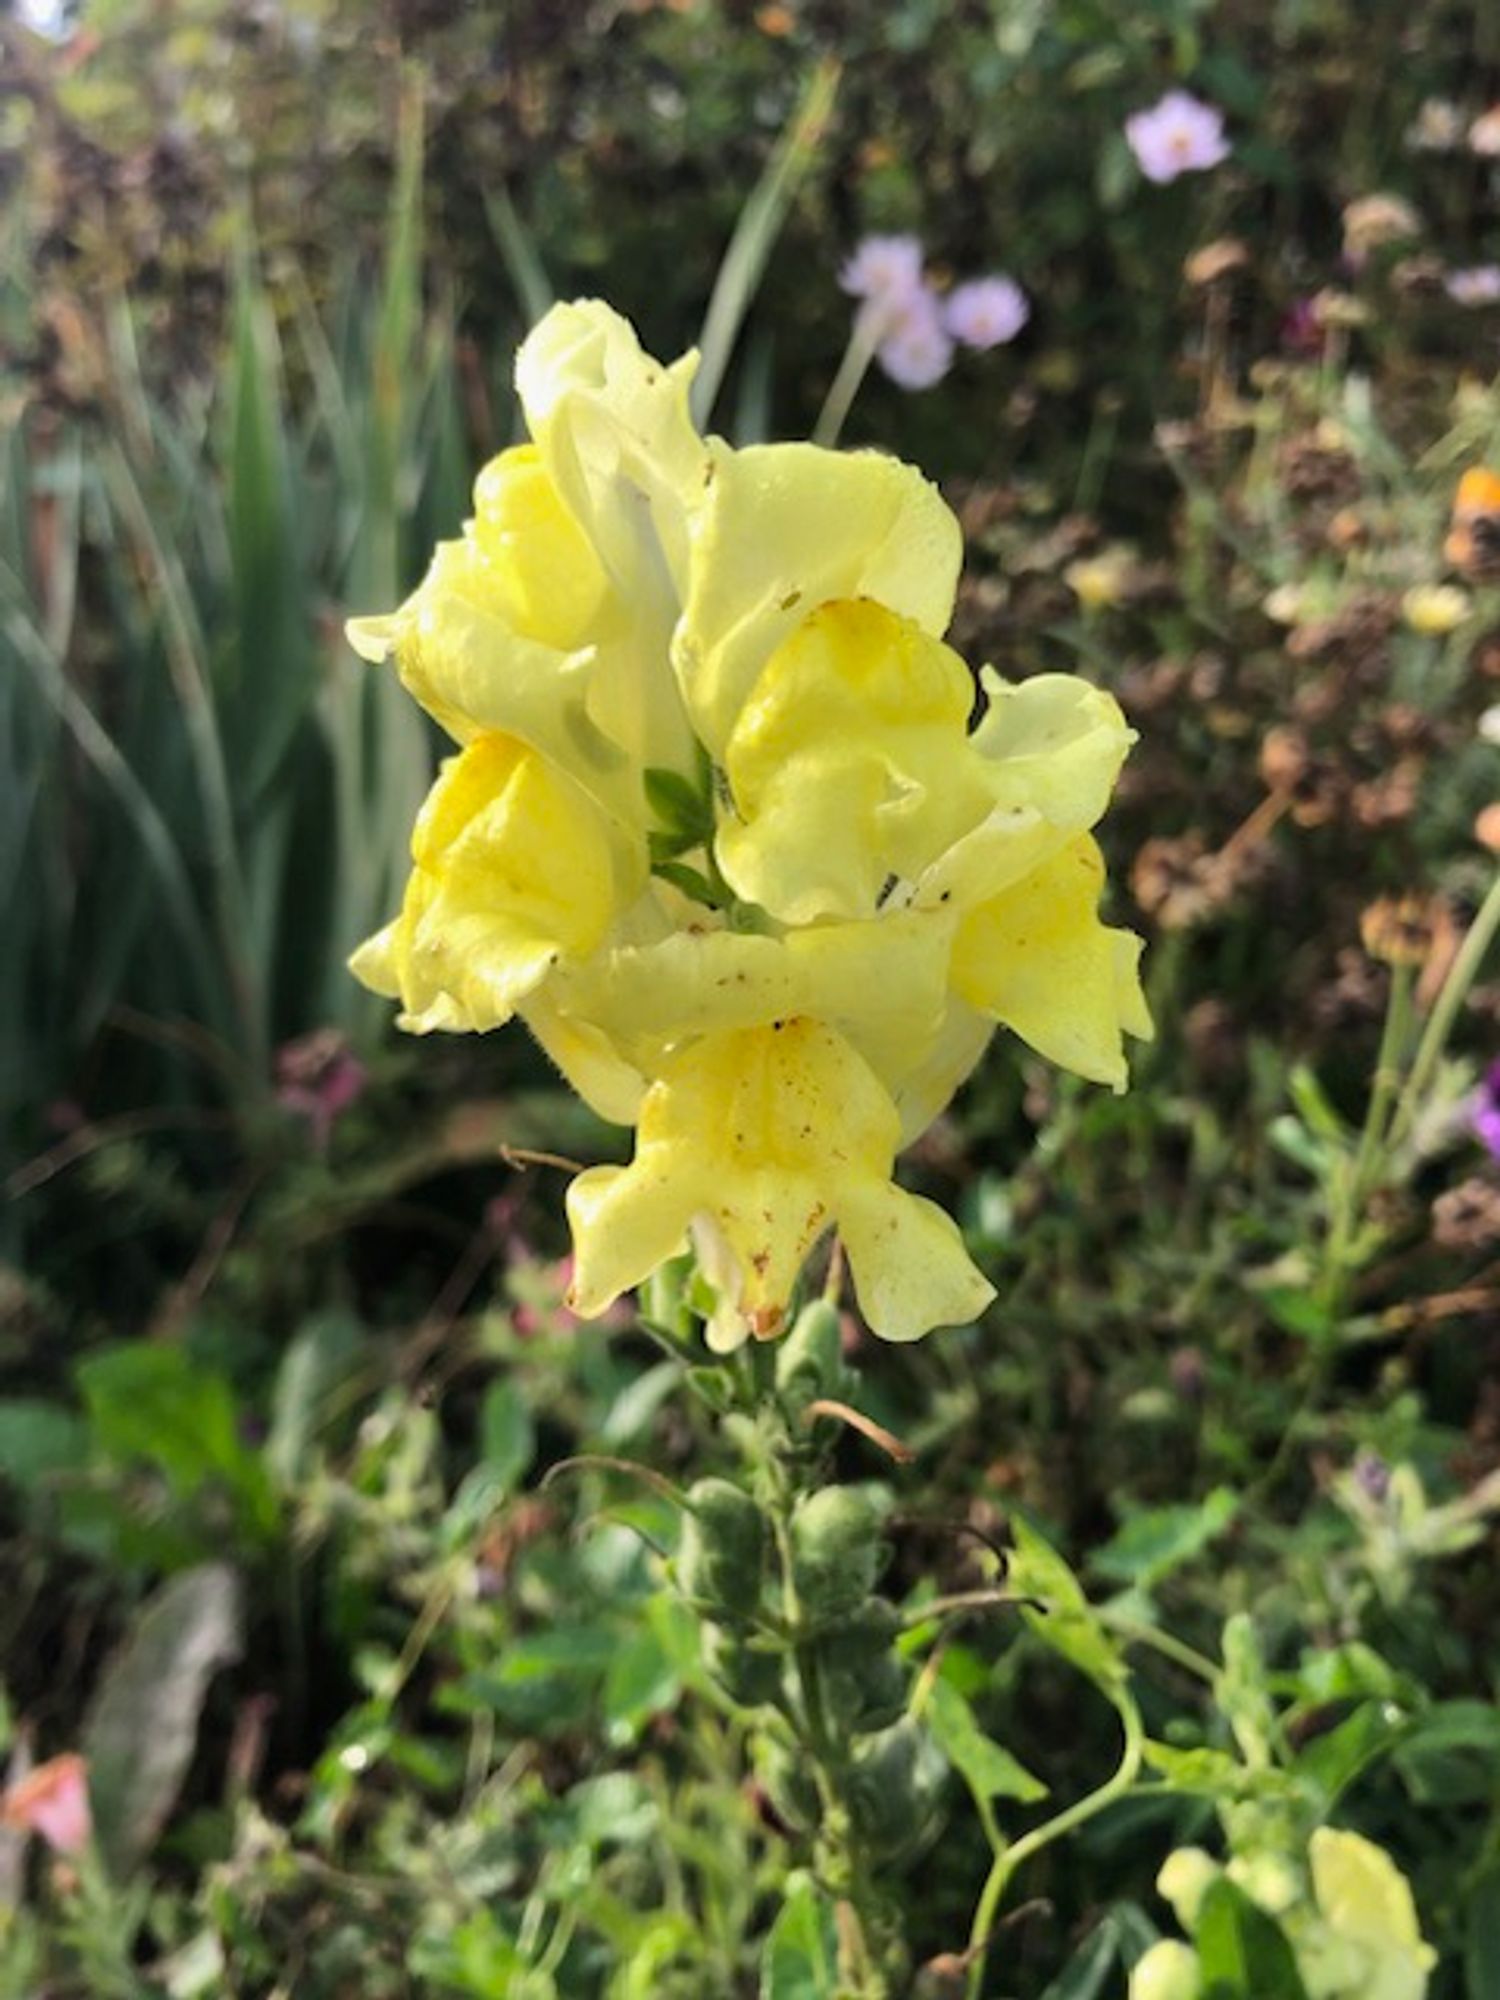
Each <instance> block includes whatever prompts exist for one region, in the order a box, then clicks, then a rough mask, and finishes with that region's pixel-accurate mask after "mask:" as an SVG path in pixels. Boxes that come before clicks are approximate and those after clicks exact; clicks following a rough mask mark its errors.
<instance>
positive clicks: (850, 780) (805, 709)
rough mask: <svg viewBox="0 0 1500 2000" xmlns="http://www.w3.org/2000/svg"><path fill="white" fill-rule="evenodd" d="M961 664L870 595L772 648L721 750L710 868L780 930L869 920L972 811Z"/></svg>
mask: <svg viewBox="0 0 1500 2000" xmlns="http://www.w3.org/2000/svg"><path fill="white" fill-rule="evenodd" d="M973 702H974V683H973V679H972V677H971V675H970V673H969V670H968V668H967V667H966V666H965V665H964V663H963V661H962V660H961V659H960V658H959V657H958V655H957V653H955V652H952V651H951V650H950V649H949V648H948V647H947V646H945V645H943V644H942V643H941V642H940V641H939V640H937V639H934V638H932V637H930V636H929V634H927V633H926V632H924V631H923V630H922V628H921V626H920V625H918V624H917V623H915V621H914V620H912V619H909V618H901V617H898V616H897V615H896V614H895V613H894V612H891V611H887V610H886V609H885V608H884V606H883V605H880V604H876V603H873V602H871V601H869V600H868V599H865V600H858V601H838V602H834V603H830V604H825V605H823V606H822V607H821V608H820V609H819V610H817V611H814V612H813V613H812V614H811V615H810V616H809V617H807V618H806V619H804V621H803V622H802V624H801V625H799V626H798V627H797V629H796V630H795V631H794V632H793V633H792V634H791V635H790V636H789V637H788V638H787V639H785V640H784V641H783V642H782V644H781V645H780V646H779V647H778V648H777V650H776V651H775V652H774V653H773V654H772V656H771V657H770V659H769V660H768V661H767V662H766V665H765V667H764V669H763V670H762V672H761V674H760V675H759V677H758V678H757V680H756V682H755V686H754V687H753V689H752V690H751V691H750V694H749V696H748V698H747V700H746V702H745V705H744V707H743V708H742V709H741V711H740V714H739V716H738V718H737V720H736V722H735V725H734V728H733V730H732V731H731V732H730V737H729V741H728V744H727V745H726V747H725V752H724V770H725V774H726V776H727V778H728V780H729V789H730V793H731V797H732V802H733V813H732V814H726V815H725V817H724V819H723V820H722V822H721V825H720V830H719V835H718V840H717V843H716V845H717V852H718V858H719V865H720V867H721V868H722V869H723V871H724V874H725V876H726V878H727V879H728V881H729V882H730V883H731V885H732V886H733V887H734V889H735V890H736V892H737V893H738V894H739V895H741V896H742V897H744V898H745V899H746V900H747V901H748V902H753V903H759V904H761V905H762V906H763V907H764V908H766V909H768V910H770V911H771V912H772V914H773V915H775V916H777V917H778V918H780V919H781V920H782V921H783V922H785V923H808V922H811V921H813V920H814V919H816V918H818V917H822V916H844V917H865V916H873V915H874V913H875V910H876V908H877V906H878V903H879V901H880V899H881V896H882V893H883V892H884V891H885V889H886V888H887V885H888V884H889V882H890V879H891V877H892V876H895V877H898V878H899V877H907V876H915V875H917V874H918V873H919V872H920V871H921V870H922V869H923V868H925V867H926V866H927V864H928V863H929V862H930V861H932V860H933V859H934V857H935V856H937V855H938V854H940V853H941V852H942V851H943V850H944V849H945V848H946V847H947V846H948V845H949V844H950V843H951V842H952V841H953V840H954V839H955V838H956V837H957V835H958V834H959V833H960V832H961V831H963V830H964V829H965V827H966V826H968V825H970V824H972V822H973V820H974V819H975V818H976V817H978V815H979V814H980V813H981V812H982V810H983V807H984V795H983V793H982V792H981V790H980V788H979V776H980V773H979V769H978V765H977V760H975V759H974V758H973V757H972V755H971V753H970V752H969V749H968V746H967V742H966V730H967V727H968V719H969V711H970V709H971V708H972V706H973Z"/></svg>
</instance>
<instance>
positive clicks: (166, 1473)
mask: <svg viewBox="0 0 1500 2000" xmlns="http://www.w3.org/2000/svg"><path fill="white" fill-rule="evenodd" d="M75 1379H76V1381H77V1383H78V1387H79V1391H80V1393H81V1394H82V1396H83V1400H84V1404H85V1406H86V1408H87V1410H88V1414H89V1421H90V1424H91V1426H92V1429H93V1436H94V1443H95V1446H96V1448H97V1449H98V1450H99V1451H101V1452H102V1453H103V1454H104V1455H105V1456H106V1457H109V1458H114V1459H118V1460H120V1461H121V1462H122V1463H126V1464H129V1463H130V1462H132V1461H135V1460H144V1461H145V1463H146V1464H148V1465H154V1466H155V1467H156V1468H157V1469H158V1470H159V1471H160V1473H161V1475H162V1477H163V1478H164V1479H165V1480H166V1482H167V1485H168V1486H169V1487H170V1488H171V1490H172V1491H173V1492H174V1493H175V1494H177V1495H178V1496H179V1497H180V1498H183V1499H190V1498H192V1497H193V1496H194V1495H195V1494H196V1493H198V1491H199V1490H200V1489H201V1488H202V1487H203V1486H204V1485H205V1484H207V1483H208V1482H209V1481H211V1480H220V1481H222V1482H223V1484H224V1486H225V1487H226V1488H227V1489H228V1491H229V1492H230V1493H231V1494H232V1495H233V1496H234V1498H235V1499H236V1500H237V1501H238V1503H239V1511H240V1518H241V1521H242V1524H243V1525H244V1526H246V1527H247V1528H250V1529H253V1530H255V1531H256V1532H257V1533H258V1534H260V1535H261V1536H262V1537H266V1536H269V1535H271V1534H272V1533H274V1531H275V1529H276V1526H277V1521H278V1513H277V1506H276V1501H275V1497H274V1495H273V1494H272V1491H271V1487H270V1482H269V1480H268V1478H267V1476H266V1469H265V1467H264V1465H263V1464H262V1463H261V1461H260V1458H259V1457H258V1455H257V1454H256V1453H255V1452H254V1451H252V1450H251V1449H250V1447H249V1446H248V1445H246V1444H243V1443H242V1442H241V1440H240V1435H239V1423H238V1417H237V1413H236V1410H235V1403H234V1396H233V1393H232V1391H231V1390H230V1387H229V1384H228V1383H227V1382H226V1381H225V1380H224V1378H223V1376H221V1375H216V1374H214V1373H212V1372H211V1371H210V1370H209V1369H206V1368H200V1367H199V1366H198V1365H197V1363H196V1362H194V1361H192V1360H191V1359H190V1358H189V1357H188V1356H187V1355H186V1354H185V1353H184V1352H183V1351H182V1349H181V1348H179V1347H172V1346H168V1345H167V1344H166V1343H165V1342H162V1341H154V1340H150V1341H147V1340H142V1341H133V1342H130V1343H129V1344H127V1345H125V1346H122V1347H114V1348H110V1349H107V1350H106V1351H105V1352H103V1353H101V1354H95V1355H91V1356H90V1357H89V1358H88V1359H87V1360H86V1361H81V1362H80V1363H79V1364H78V1368H77V1370H76V1371H75Z"/></svg>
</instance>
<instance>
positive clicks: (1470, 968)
mask: <svg viewBox="0 0 1500 2000" xmlns="http://www.w3.org/2000/svg"><path fill="white" fill-rule="evenodd" d="M1497 930H1500V870H1497V871H1496V874H1495V879H1494V881H1493V882H1491V884H1490V886H1489V890H1488V892H1487V893H1486V895H1485V899H1484V901H1483V902H1482V903H1481V904H1480V906H1479V911H1478V914H1477V915H1476V917H1475V918H1474V921H1473V923H1472V924H1470V926H1469V931H1468V935H1467V936H1466V937H1465V939H1464V941H1463V943H1462V945H1461V946H1460V947H1459V952H1458V956H1457V958H1455V959H1454V961H1453V965H1452V968H1451V970H1450V971H1449V974H1448V977H1447V978H1446V979H1445V980H1444V981H1443V987H1442V991H1441V992H1440V993H1439V994H1438V997H1437V1004H1436V1005H1435V1006H1434V1007H1433V1010H1432V1013H1431V1014H1430V1015H1429V1016H1428V1020H1427V1026H1426V1027H1425V1029H1424V1030H1423V1031H1422V1039H1421V1041H1420V1042H1419V1043H1418V1045H1417V1053H1416V1055H1415V1057H1414V1058H1413V1061H1412V1066H1411V1073H1410V1075H1409V1076H1408V1077H1407V1079H1406V1087H1405V1089H1404V1090H1403V1091H1402V1093H1401V1101H1400V1103H1399V1104H1398V1105H1397V1106H1396V1115H1395V1118H1394V1119H1393V1121H1392V1124H1391V1137H1392V1139H1393V1141H1399V1140H1401V1139H1404V1138H1405V1137H1406V1136H1407V1134H1408V1133H1409V1132H1410V1130H1411V1127H1412V1126H1413V1124H1415V1122H1416V1118H1417V1114H1418V1113H1419V1112H1420V1110H1421V1108H1422V1099H1423V1097H1424V1096H1425V1094H1426V1092H1427V1089H1428V1087H1429V1085H1430V1084H1431V1082H1432V1078H1433V1073H1434V1071H1435V1070H1436V1069H1437V1066H1438V1064H1439V1062H1440V1061H1441V1060H1442V1056H1443V1051H1444V1049H1446V1048H1447V1046H1448V1037H1449V1036H1450V1035H1451V1034H1452V1032H1453V1024H1454V1022H1455V1021H1456V1020H1457V1018H1458V1010H1459V1008H1460V1007H1462V1005H1463V1004H1464V1001H1465V1000H1466V999H1467V998H1468V996H1469V989H1470V988H1471V987H1472V986H1473V984H1474V981H1475V980H1476V979H1477V978H1478V977H1479V968H1480V967H1481V965H1483V963H1484V959H1485V954H1486V953H1487V952H1488V951H1489V948H1490V946H1491V944H1492V943H1493V942H1494V938H1495V932H1496V931H1497Z"/></svg>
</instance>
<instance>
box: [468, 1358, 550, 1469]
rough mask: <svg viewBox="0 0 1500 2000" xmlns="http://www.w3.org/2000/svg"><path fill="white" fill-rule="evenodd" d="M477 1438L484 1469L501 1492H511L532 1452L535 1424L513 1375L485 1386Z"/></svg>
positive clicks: (534, 1445) (534, 1447) (498, 1378)
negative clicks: (487, 1386)
mask: <svg viewBox="0 0 1500 2000" xmlns="http://www.w3.org/2000/svg"><path fill="white" fill-rule="evenodd" d="M479 1442H480V1450H481V1452H482V1453H483V1456H484V1467H485V1470H486V1471H487V1472H488V1473H489V1474H490V1476H491V1478H492V1479H493V1480H494V1481H495V1482H496V1484H497V1485H498V1486H499V1487H500V1489H501V1491H502V1492H504V1493H513V1492H514V1491H515V1490H516V1488H517V1487H518V1486H519V1485H520V1483H521V1481H522V1479H523V1478H524V1477H525V1475H526V1473H527V1472H528V1471H529V1469H530V1466H531V1461H532V1459H533V1458H534V1457H535V1456H536V1426H535V1425H534V1424H533V1423H532V1421H531V1411H530V1410H529V1409H528V1408H527V1406H526V1400H525V1398H524V1397H523V1396H522V1394H521V1391H520V1389H519V1388H518V1387H517V1384H516V1380H515V1378H514V1377H513V1376H509V1375H502V1376H499V1377H497V1378H496V1380H495V1381H493V1382H491V1384H490V1386H489V1388H488V1389H486V1390H485V1392H484V1407H483V1408H482V1410H481V1411H480V1416H479Z"/></svg>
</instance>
